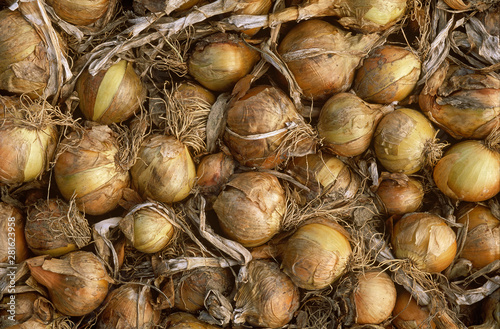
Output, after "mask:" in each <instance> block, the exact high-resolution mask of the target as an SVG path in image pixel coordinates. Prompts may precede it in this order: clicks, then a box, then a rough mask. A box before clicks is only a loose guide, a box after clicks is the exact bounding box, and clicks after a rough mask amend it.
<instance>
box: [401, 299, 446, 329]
mask: <svg viewBox="0 0 500 329" xmlns="http://www.w3.org/2000/svg"><path fill="white" fill-rule="evenodd" d="M392 315H393V316H394V319H393V320H392V324H393V325H394V326H395V327H396V328H397V329H435V328H436V325H435V323H434V321H432V318H431V315H430V313H429V311H428V309H427V308H425V307H422V306H420V305H418V303H417V301H416V300H415V299H414V298H413V297H412V296H411V294H410V293H409V292H407V291H406V290H403V291H400V292H398V296H397V298H396V305H395V307H394V310H393V311H392Z"/></svg>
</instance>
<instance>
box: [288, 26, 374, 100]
mask: <svg viewBox="0 0 500 329" xmlns="http://www.w3.org/2000/svg"><path fill="white" fill-rule="evenodd" d="M373 40H374V36H373V35H354V36H353V35H351V34H350V33H348V32H346V31H344V30H343V29H341V28H338V27H336V26H334V25H332V24H330V23H328V22H326V21H322V20H318V19H309V20H305V21H302V22H300V23H298V24H297V25H296V26H294V27H293V28H292V29H291V30H290V31H289V32H288V33H287V34H286V35H285V37H284V38H283V40H282V41H281V42H280V44H279V45H278V53H279V55H280V56H281V57H282V58H283V60H284V62H285V63H286V65H287V66H288V68H289V69H290V71H291V72H292V74H293V76H294V78H295V80H296V81H297V84H298V85H299V87H300V88H301V89H302V92H303V95H304V97H305V98H306V99H308V100H315V101H326V100H327V99H328V98H330V97H331V96H332V95H334V94H336V93H339V92H343V91H346V90H348V89H349V88H350V87H351V84H352V82H353V80H354V72H355V68H356V67H357V66H358V64H359V62H360V60H361V58H362V57H364V54H363V55H362V54H361V53H362V52H363V51H367V49H366V48H368V45H369V44H371V42H372V41H373Z"/></svg>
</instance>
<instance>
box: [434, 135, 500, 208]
mask: <svg viewBox="0 0 500 329" xmlns="http://www.w3.org/2000/svg"><path fill="white" fill-rule="evenodd" d="M433 178H434V182H435V183H436V185H437V187H438V188H439V190H440V191H441V192H443V193H444V194H445V195H447V196H449V197H450V198H452V199H455V200H461V201H471V202H478V201H485V200H488V199H490V198H492V197H494V196H495V195H496V194H497V193H498V192H500V153H499V152H497V151H495V150H493V149H490V148H488V147H487V146H486V145H485V143H484V142H483V141H480V140H467V141H462V142H458V143H456V144H454V145H452V146H451V147H450V148H449V149H448V150H447V151H446V152H445V154H444V156H443V157H442V158H441V159H440V160H439V162H438V163H437V164H436V166H435V167H434V172H433Z"/></svg>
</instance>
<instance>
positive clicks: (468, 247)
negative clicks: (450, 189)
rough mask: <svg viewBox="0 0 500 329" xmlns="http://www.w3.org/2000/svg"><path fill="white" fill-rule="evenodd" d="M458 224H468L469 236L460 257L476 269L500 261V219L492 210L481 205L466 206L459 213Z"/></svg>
mask: <svg viewBox="0 0 500 329" xmlns="http://www.w3.org/2000/svg"><path fill="white" fill-rule="evenodd" d="M456 217H457V223H460V224H467V236H466V239H465V243H464V246H463V248H462V251H461V252H460V257H462V258H465V259H468V260H470V261H471V262H472V266H474V267H475V268H478V269H480V268H483V267H484V266H486V265H488V264H490V263H492V262H494V261H495V260H500V239H499V238H498V237H499V236H500V219H498V218H496V217H495V216H494V215H493V213H492V212H491V210H490V208H488V207H485V206H482V205H479V204H464V205H462V206H461V208H459V210H458V212H457V215H456Z"/></svg>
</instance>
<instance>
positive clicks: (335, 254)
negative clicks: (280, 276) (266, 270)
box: [281, 218, 352, 290]
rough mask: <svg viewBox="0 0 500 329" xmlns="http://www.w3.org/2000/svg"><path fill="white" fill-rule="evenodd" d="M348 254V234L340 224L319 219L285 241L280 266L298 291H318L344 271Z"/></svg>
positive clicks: (300, 228)
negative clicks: (299, 289) (301, 289)
mask: <svg viewBox="0 0 500 329" xmlns="http://www.w3.org/2000/svg"><path fill="white" fill-rule="evenodd" d="M351 254H352V249H351V245H350V243H349V234H348V233H347V232H346V231H345V230H344V229H343V228H342V227H341V226H340V225H338V224H336V223H332V222H329V221H327V220H322V219H321V218H319V219H316V220H315V222H311V223H307V224H304V225H303V226H301V227H299V228H298V229H297V231H295V232H294V233H293V235H292V236H291V237H290V238H289V239H288V241H287V242H286V245H285V247H284V249H283V251H282V260H281V267H282V269H283V272H284V273H286V274H287V275H288V276H289V277H290V278H291V279H292V281H293V282H294V283H295V284H296V285H297V286H298V287H299V288H303V289H307V290H318V289H323V288H326V287H328V286H329V285H330V284H332V283H333V282H335V281H336V280H337V279H338V278H339V277H340V276H341V275H342V274H343V273H344V272H345V270H346V267H347V264H348V261H349V259H350V257H351Z"/></svg>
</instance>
